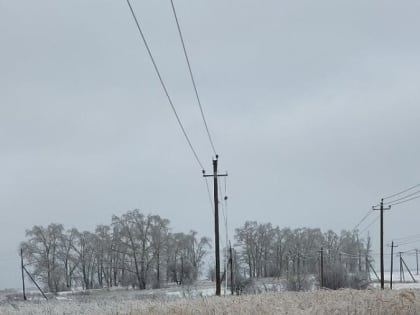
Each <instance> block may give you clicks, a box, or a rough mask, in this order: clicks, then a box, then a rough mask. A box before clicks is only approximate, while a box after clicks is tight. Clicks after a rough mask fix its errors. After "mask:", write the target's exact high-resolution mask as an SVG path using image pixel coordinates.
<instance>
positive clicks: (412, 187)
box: [383, 184, 420, 199]
mask: <svg viewBox="0 0 420 315" xmlns="http://www.w3.org/2000/svg"><path fill="white" fill-rule="evenodd" d="M419 186H420V184H417V185H414V186H411V187H409V188H407V189H404V190H403V191H400V192H398V193H396V194H392V195H390V196H386V197H384V198H383V199H389V198H392V197H395V196H398V195H401V194H403V193H405V192H407V191H410V190H412V189H414V188H416V187H419Z"/></svg>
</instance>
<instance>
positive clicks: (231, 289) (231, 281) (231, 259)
mask: <svg viewBox="0 0 420 315" xmlns="http://www.w3.org/2000/svg"><path fill="white" fill-rule="evenodd" d="M229 253H230V259H229V261H230V292H231V294H232V295H233V294H234V283H233V255H232V245H231V244H230V241H229Z"/></svg>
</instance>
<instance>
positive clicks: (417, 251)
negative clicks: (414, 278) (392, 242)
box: [416, 248, 419, 275]
mask: <svg viewBox="0 0 420 315" xmlns="http://www.w3.org/2000/svg"><path fill="white" fill-rule="evenodd" d="M416 265H417V273H416V274H417V275H419V250H418V249H417V248H416Z"/></svg>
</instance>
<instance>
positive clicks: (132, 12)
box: [127, 0, 204, 170]
mask: <svg viewBox="0 0 420 315" xmlns="http://www.w3.org/2000/svg"><path fill="white" fill-rule="evenodd" d="M127 4H128V7H129V8H130V11H131V14H132V16H133V18H134V22H135V23H136V25H137V29H138V31H139V33H140V36H141V38H142V40H143V43H144V46H145V47H146V50H147V52H148V54H149V57H150V60H151V61H152V63H153V67H154V68H155V71H156V74H157V76H158V78H159V81H160V84H161V85H162V88H163V91H164V92H165V94H166V98H167V99H168V102H169V105H171V108H172V111H173V112H174V114H175V117H176V120H177V121H178V124H179V127H180V128H181V130H182V133H183V134H184V137H185V139H186V140H187V142H188V145H189V147H190V149H191V151H192V153H193V154H194V157H195V159H196V160H197V163H198V164H199V165H200V167H201V169H202V170H204V167H203V164H202V163H201V161H200V159H199V158H198V155H197V152H196V151H195V149H194V147H193V145H192V143H191V140H190V138H189V137H188V135H187V132H186V131H185V128H184V126H183V125H182V122H181V119H180V118H179V116H178V113H177V111H176V109H175V106H174V104H173V102H172V99H171V97H170V96H169V92H168V90H167V88H166V85H165V82H164V81H163V79H162V76H161V74H160V72H159V68H158V67H157V64H156V61H155V59H154V58H153V55H152V52H151V50H150V47H149V45H148V43H147V40H146V37H145V36H144V33H143V31H142V29H141V27H140V23H139V21H138V19H137V16H136V14H135V13H134V10H133V7H132V6H131V3H130V0H127Z"/></svg>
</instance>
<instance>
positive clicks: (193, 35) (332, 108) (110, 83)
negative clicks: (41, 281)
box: [0, 0, 420, 287]
mask: <svg viewBox="0 0 420 315" xmlns="http://www.w3.org/2000/svg"><path fill="white" fill-rule="evenodd" d="M132 1H133V7H134V9H135V10H136V12H137V15H138V18H139V20H140V23H141V24H142V27H143V30H144V32H145V35H146V37H147V38H148V40H149V44H150V46H151V49H152V51H153V53H154V55H155V58H156V61H157V63H158V65H159V67H160V69H161V72H162V75H163V77H164V80H165V81H166V83H167V86H168V89H169V93H170V94H171V96H172V97H173V100H174V104H175V106H176V107H177V109H178V111H179V115H180V117H181V119H182V121H183V122H184V124H185V127H186V130H187V132H188V133H189V135H190V136H191V139H192V142H193V145H194V146H195V147H196V149H197V151H198V154H199V156H200V159H201V160H202V162H203V163H205V165H206V166H207V167H208V169H207V171H208V172H209V171H210V170H211V159H212V152H211V150H210V145H209V143H208V141H207V139H206V134H205V130H204V127H203V124H202V121H201V118H200V112H199V109H198V106H197V105H196V103H195V99H194V94H193V90H192V87H191V83H190V81H189V77H188V72H187V68H186V64H185V60H184V59H183V54H182V49H181V46H180V42H179V39H178V37H177V30H176V25H175V22H174V18H173V16H172V12H171V7H170V1H169V0H160V1H141V0H132ZM175 5H176V6H177V10H178V16H179V19H180V23H181V27H182V29H183V31H184V37H185V41H186V44H187V48H188V50H189V54H190V59H191V63H192V66H193V71H194V73H195V77H196V81H197V85H198V88H199V91H200V95H201V99H202V103H203V107H204V111H205V113H206V117H207V119H208V123H209V126H210V129H211V132H212V134H213V138H214V142H215V145H216V149H217V151H218V153H219V155H220V168H221V170H222V171H225V170H227V171H228V172H229V178H228V194H229V209H228V212H229V215H228V216H229V226H230V227H231V233H232V231H233V229H234V228H235V227H238V226H239V225H241V224H243V223H244V221H245V220H258V221H260V222H271V223H273V224H275V225H279V226H281V227H286V226H290V227H292V228H296V227H302V226H309V227H320V228H322V229H323V230H327V229H333V230H334V231H336V232H339V231H340V230H341V229H351V228H353V227H354V225H355V224H356V223H357V222H358V221H359V220H360V219H361V217H362V216H363V215H364V214H365V213H366V212H367V211H368V209H369V208H370V207H371V206H372V205H373V204H375V203H377V202H378V200H379V199H380V197H381V196H384V195H388V194H392V193H394V192H397V191H399V190H402V189H404V188H406V187H408V186H411V185H414V184H418V183H419V182H420V169H419V167H418V162H419V160H420V147H419V145H418V136H419V134H420V124H419V123H418V122H419V119H420V106H419V105H420V89H419V87H418V85H419V79H420V61H419V56H420V38H419V36H420V35H419V29H420V19H418V15H419V12H420V2H418V1H414V0H413V1H384V0H380V1H379V0H378V1H362V0H360V1H355V0H351V1H350V0H349V1H336V0H331V1H324V0H321V1H312V0H307V1H278V0H276V1H274V0H273V1H269V0H264V1H248V0H241V1H239V0H229V1H226V0H223V1H222V0H212V1H187V0H175ZM0 43H1V47H0V149H1V154H0V174H1V176H0V220H1V224H2V226H1V233H0V236H1V237H0V286H1V287H19V285H20V284H19V281H20V279H19V257H18V256H17V250H18V246H19V242H20V241H22V240H24V239H25V230H26V229H28V228H31V227H32V226H33V225H35V224H41V225H47V224H49V223H51V222H58V223H63V224H64V225H65V226H66V227H67V228H70V227H73V226H74V227H77V228H78V229H80V230H84V229H87V230H93V229H94V227H95V226H96V225H97V224H108V223H110V220H111V216H112V214H116V215H120V214H122V213H124V212H126V211H127V210H131V209H134V208H139V209H141V210H143V211H144V212H146V213H149V212H150V213H156V214H159V215H161V216H163V217H166V218H168V219H170V221H171V226H172V227H173V228H174V229H175V230H177V231H184V232H187V231H188V230H190V229H194V230H197V231H199V232H200V233H201V234H202V235H208V236H213V234H212V231H213V220H212V213H211V209H210V205H209V201H208V196H207V191H206V187H205V184H204V181H203V179H202V177H201V169H200V168H199V167H198V166H197V165H196V162H195V160H194V158H193V155H192V154H191V152H190V151H189V148H188V146H187V144H186V142H185V139H184V138H183V136H182V133H181V131H180V129H179V127H178V125H177V122H176V120H175V117H174V115H173V113H172V112H171V109H170V107H169V105H168V103H167V100H166V99H165V96H164V94H163V92H162V90H161V87H160V85H159V82H158V80H157V77H156V74H155V73H154V70H153V68H152V65H151V62H150V60H149V58H148V56H147V54H146V50H145V48H144V46H143V44H142V43H141V42H140V38H139V35H138V33H137V30H136V28H135V25H134V22H133V20H132V17H131V15H130V12H129V9H128V7H127V4H126V2H125V1H123V0H120V1H116V0H90V1H86V0H83V1H82V0H72V1H57V0H48V1H47V0H40V1H29V0H26V1H25V0H23V1H14V0H0ZM419 206H420V202H417V201H413V202H410V203H405V204H403V205H400V206H398V207H397V206H396V207H395V208H394V209H393V210H392V211H390V212H387V213H386V218H385V228H386V235H385V241H389V240H391V239H392V238H394V237H402V236H407V235H411V234H416V233H418V226H419V223H418V222H419V219H420V212H419V211H418V208H419ZM375 215H376V214H375ZM365 223H366V222H365ZM361 228H363V226H361ZM370 230H371V233H372V236H373V240H374V242H377V238H376V235H377V234H378V231H377V230H378V226H377V225H374V226H372V228H371V229H370ZM364 236H366V235H364ZM375 245H377V244H376V243H375Z"/></svg>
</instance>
